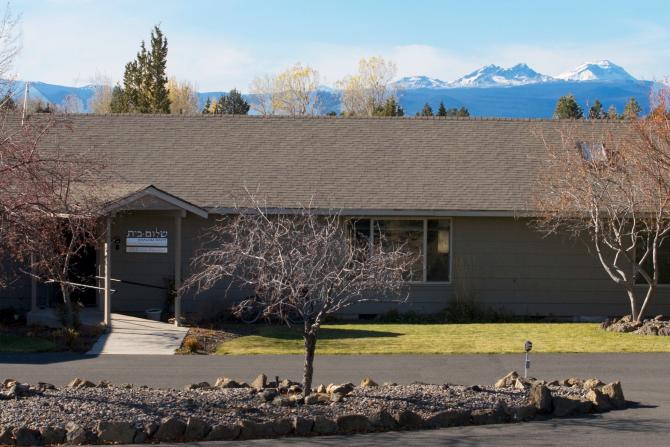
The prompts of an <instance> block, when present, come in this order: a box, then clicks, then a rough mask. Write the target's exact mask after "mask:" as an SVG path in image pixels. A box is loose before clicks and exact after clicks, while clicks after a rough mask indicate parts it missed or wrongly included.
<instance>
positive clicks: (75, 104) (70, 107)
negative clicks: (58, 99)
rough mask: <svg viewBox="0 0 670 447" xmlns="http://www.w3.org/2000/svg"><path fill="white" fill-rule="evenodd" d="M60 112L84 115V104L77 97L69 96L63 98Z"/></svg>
mask: <svg viewBox="0 0 670 447" xmlns="http://www.w3.org/2000/svg"><path fill="white" fill-rule="evenodd" d="M59 110H60V111H61V112H62V113H82V112H83V111H84V104H83V103H82V102H81V99H79V98H78V97H77V96H76V95H72V94H70V95H67V96H65V98H63V102H62V103H61V105H60V107H59Z"/></svg>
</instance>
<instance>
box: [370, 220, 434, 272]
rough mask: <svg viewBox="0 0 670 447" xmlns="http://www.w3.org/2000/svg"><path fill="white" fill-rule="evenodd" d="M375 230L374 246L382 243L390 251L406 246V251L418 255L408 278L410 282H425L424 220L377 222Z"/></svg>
mask: <svg viewBox="0 0 670 447" xmlns="http://www.w3.org/2000/svg"><path fill="white" fill-rule="evenodd" d="M373 228H374V236H373V241H372V243H373V244H376V243H377V241H382V243H383V244H385V245H387V247H385V248H387V249H389V250H390V249H392V248H395V247H399V246H401V245H404V247H405V250H407V251H409V252H410V253H413V254H414V255H416V262H415V263H414V265H413V266H412V270H411V271H409V272H407V273H406V277H407V280H408V281H423V259H422V254H423V220H375V221H374V226H373ZM380 236H381V237H380Z"/></svg>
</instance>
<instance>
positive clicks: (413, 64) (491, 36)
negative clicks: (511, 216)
mask: <svg viewBox="0 0 670 447" xmlns="http://www.w3.org/2000/svg"><path fill="white" fill-rule="evenodd" d="M11 8H12V10H13V11H15V12H17V13H20V14H21V16H22V19H21V33H22V43H23V48H22V51H21V54H20V56H19V58H18V59H17V61H16V64H15V71H16V73H17V75H18V76H19V77H20V78H22V79H27V80H41V81H45V82H51V83H60V84H67V85H85V84H88V83H90V82H91V80H92V79H93V78H94V77H95V76H96V74H102V75H106V76H109V77H111V78H112V79H113V80H114V81H116V80H118V79H120V77H121V74H122V72H123V66H124V65H125V63H126V62H128V61H129V60H131V59H132V58H133V57H134V55H135V53H136V51H137V49H138V46H139V42H140V41H141V40H142V39H148V36H149V31H150V29H151V28H152V26H153V25H154V24H157V23H160V24H161V27H162V28H163V30H164V32H165V34H166V35H167V38H168V46H169V56H168V70H169V73H170V74H172V75H175V76H176V77H177V78H180V79H188V80H190V81H191V82H193V83H195V84H196V85H197V87H198V88H199V89H200V90H203V91H206V90H221V89H230V88H233V87H237V88H239V89H242V90H247V87H248V85H249V82H250V81H251V79H252V78H253V77H254V76H257V75H263V74H267V73H272V72H276V71H278V70H280V69H282V68H285V67H286V66H288V65H290V64H292V63H295V62H302V63H303V64H308V65H310V66H312V67H314V68H316V69H317V70H319V72H320V73H321V77H322V83H323V84H332V83H333V82H335V81H336V80H338V79H340V78H342V77H343V76H344V75H346V74H348V73H352V72H354V71H355V69H356V64H357V61H358V59H360V58H361V57H366V56H372V55H382V56H384V57H386V58H389V59H392V60H394V61H395V62H396V64H397V66H398V76H408V75H420V74H424V75H428V76H432V77H437V78H440V79H443V80H446V81H450V80H453V79H456V78H457V77H459V76H462V75H463V74H465V73H467V72H469V71H472V70H474V69H476V68H479V67H480V66H482V65H486V64H498V65H502V66H511V65H514V64H516V63H517V62H526V63H528V64H529V65H530V66H531V67H533V68H534V69H536V70H537V71H539V72H541V73H544V74H549V75H556V74H559V73H561V72H563V71H567V70H570V69H572V68H574V67H576V66H577V65H579V64H581V63H582V62H585V61H591V60H599V59H610V60H611V61H613V62H615V63H617V64H619V65H622V66H623V67H624V68H626V69H627V70H628V71H629V72H630V73H631V74H633V75H634V76H636V77H638V78H643V79H658V80H660V79H663V78H665V76H666V75H670V0H648V1H645V0H638V1H630V0H628V1H620V0H607V1H602V0H581V1H572V0H561V1H545V0H533V1H531V0H507V1H493V0H479V1H464V0H460V1H447V0H442V1H432V0H431V1H416V0H415V1H414V2H411V1H407V0H405V1H395V0H387V1H381V0H378V1H372V0H358V1H354V0H329V1H322V0H311V1H308V0H301V1H298V0H294V1H292V0H254V1H242V0H217V1H214V0H211V1H210V0H202V1H198V0H191V1H170V0H160V1H158V0H154V1H150V0H134V1H131V0H117V1H114V0H106V1H102V0H99V1H94V0H13V1H12V2H11Z"/></svg>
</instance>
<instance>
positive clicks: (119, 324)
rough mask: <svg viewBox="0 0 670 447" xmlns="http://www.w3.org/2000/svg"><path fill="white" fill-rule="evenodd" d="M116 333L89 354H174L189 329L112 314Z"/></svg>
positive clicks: (104, 337) (100, 341)
mask: <svg viewBox="0 0 670 447" xmlns="http://www.w3.org/2000/svg"><path fill="white" fill-rule="evenodd" d="M111 317H112V330H111V331H110V332H109V333H107V334H104V335H103V336H101V337H100V339H98V341H97V342H96V343H95V344H94V345H93V347H92V348H91V350H90V351H88V352H87V353H86V354H88V355H99V354H142V355H171V354H174V351H175V349H177V348H179V346H181V342H182V340H183V338H184V336H185V335H186V333H187V332H188V328H183V327H177V326H175V325H173V324H168V323H163V322H161V321H153V320H147V319H144V318H137V317H131V316H128V315H121V314H112V315H111Z"/></svg>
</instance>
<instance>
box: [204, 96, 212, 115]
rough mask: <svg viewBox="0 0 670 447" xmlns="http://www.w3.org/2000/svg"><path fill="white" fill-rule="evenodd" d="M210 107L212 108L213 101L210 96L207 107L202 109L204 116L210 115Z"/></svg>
mask: <svg viewBox="0 0 670 447" xmlns="http://www.w3.org/2000/svg"><path fill="white" fill-rule="evenodd" d="M210 107H212V99H211V98H210V97H209V96H208V97H207V101H206V102H205V107H203V108H202V114H203V115H208V114H209V108H210Z"/></svg>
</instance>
